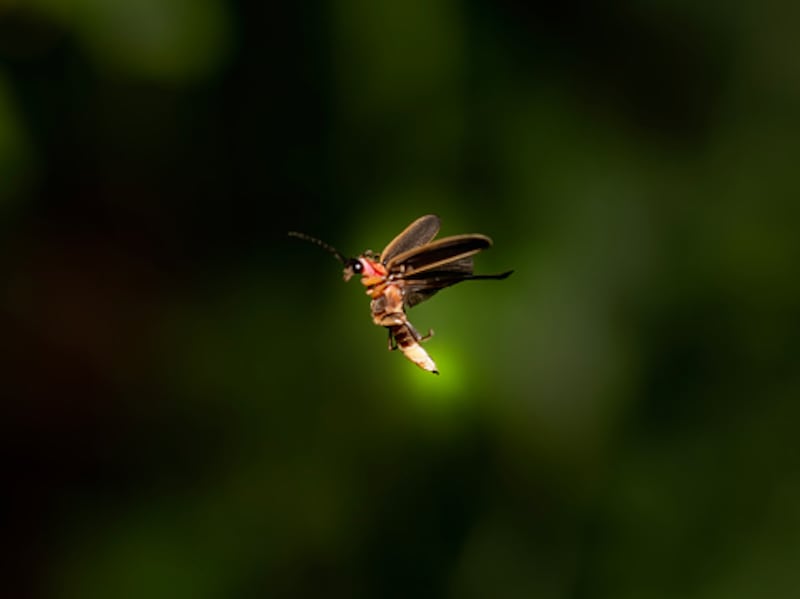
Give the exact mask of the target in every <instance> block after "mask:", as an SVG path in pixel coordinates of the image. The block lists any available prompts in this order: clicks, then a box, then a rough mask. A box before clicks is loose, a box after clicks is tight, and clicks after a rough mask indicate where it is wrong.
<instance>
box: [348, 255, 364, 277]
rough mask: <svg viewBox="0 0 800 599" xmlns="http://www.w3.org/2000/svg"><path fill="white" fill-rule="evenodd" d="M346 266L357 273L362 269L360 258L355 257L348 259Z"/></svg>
mask: <svg viewBox="0 0 800 599" xmlns="http://www.w3.org/2000/svg"><path fill="white" fill-rule="evenodd" d="M347 266H349V267H350V268H352V269H353V272H354V273H356V274H359V273H360V272H361V271H362V270H364V265H363V264H361V261H360V260H356V259H355V258H354V259H352V260H348V262H347Z"/></svg>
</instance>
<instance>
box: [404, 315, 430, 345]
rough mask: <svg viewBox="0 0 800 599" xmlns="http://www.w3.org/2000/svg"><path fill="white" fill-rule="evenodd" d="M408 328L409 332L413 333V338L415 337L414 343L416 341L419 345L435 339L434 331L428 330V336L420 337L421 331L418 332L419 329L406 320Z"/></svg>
mask: <svg viewBox="0 0 800 599" xmlns="http://www.w3.org/2000/svg"><path fill="white" fill-rule="evenodd" d="M406 326H408V330H409V332H410V333H411V336H412V337H414V341H416V342H417V343H421V342H423V341H427V340H428V339H430V338H431V337H433V329H428V332H427V334H425V335H420V334H419V331H417V329H415V328H414V326H413V325H412V324H411V323H410V322H408V321H407V320H406Z"/></svg>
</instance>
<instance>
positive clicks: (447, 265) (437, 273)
mask: <svg viewBox="0 0 800 599" xmlns="http://www.w3.org/2000/svg"><path fill="white" fill-rule="evenodd" d="M491 245H492V240H491V239H489V238H488V237H486V236H485V235H477V234H473V235H455V236H453V237H445V238H443V239H439V240H437V241H434V242H432V243H429V244H427V245H425V246H423V247H419V248H414V249H412V250H409V251H407V252H404V253H402V254H399V255H397V256H395V258H394V259H393V260H390V261H389V263H388V264H387V270H388V271H389V274H390V275H394V277H395V278H396V279H399V280H402V287H403V294H404V295H403V303H404V304H405V306H406V307H407V308H412V307H414V306H416V305H417V304H419V303H420V302H423V301H425V300H426V299H428V298H430V297H432V296H433V295H434V294H435V293H436V292H437V291H439V290H440V289H444V288H445V287H450V286H451V285H455V284H456V283H460V282H461V281H470V280H475V279H505V278H506V277H507V276H508V275H510V274H511V272H513V271H508V272H504V273H501V274H497V275H474V274H472V272H473V264H472V257H473V256H474V255H475V254H477V253H478V252H480V251H481V250H484V249H486V248H489V247H491Z"/></svg>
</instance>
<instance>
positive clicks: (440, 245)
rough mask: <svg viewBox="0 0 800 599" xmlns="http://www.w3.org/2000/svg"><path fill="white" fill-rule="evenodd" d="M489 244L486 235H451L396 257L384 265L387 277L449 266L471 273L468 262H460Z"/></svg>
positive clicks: (470, 266) (489, 240)
mask: <svg viewBox="0 0 800 599" xmlns="http://www.w3.org/2000/svg"><path fill="white" fill-rule="evenodd" d="M491 245H492V240H491V239H489V238H488V237H486V235H477V234H473V235H454V236H452V237H445V238H443V239H437V240H436V241H433V242H431V243H427V244H425V245H423V246H421V247H415V248H412V249H410V250H407V251H405V252H402V253H400V254H396V255H395V256H394V257H393V258H392V259H391V260H389V261H387V262H386V270H388V271H389V274H396V275H400V276H403V277H409V276H411V275H413V274H417V273H421V272H425V271H429V270H438V269H443V270H450V268H449V266H453V268H454V269H455V270H457V271H460V272H470V273H471V272H472V261H470V262H469V263H467V262H463V261H464V259H465V258H469V257H470V256H473V255H474V254H477V253H478V252H480V251H481V250H485V249H486V248H488V247H491Z"/></svg>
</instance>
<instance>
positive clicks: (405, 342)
mask: <svg viewBox="0 0 800 599" xmlns="http://www.w3.org/2000/svg"><path fill="white" fill-rule="evenodd" d="M390 328H391V332H392V336H393V337H394V340H395V341H396V342H397V346H398V347H399V348H400V351H402V352H403V355H404V356H405V357H406V358H408V359H409V360H411V361H412V362H414V364H416V365H417V366H419V367H420V368H422V369H423V370H427V371H428V372H432V373H433V374H439V371H438V370H437V369H436V364H435V363H434V361H433V360H432V359H431V357H430V356H429V355H428V352H426V351H425V350H424V349H423V348H422V346H421V345H420V344H419V342H418V341H417V340H416V339H415V338H414V335H413V334H412V333H411V331H410V330H409V329H408V327H407V326H406V325H396V326H393V327H390Z"/></svg>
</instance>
